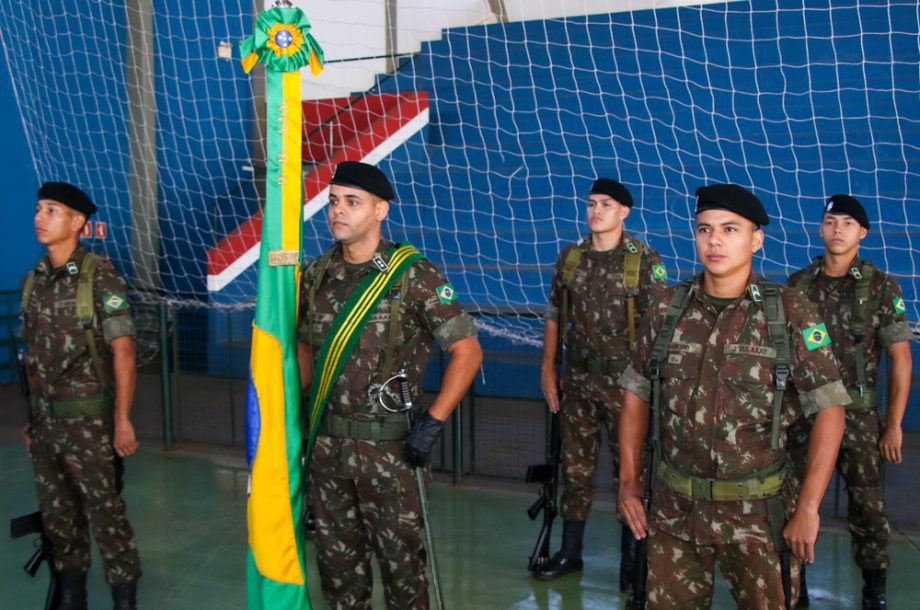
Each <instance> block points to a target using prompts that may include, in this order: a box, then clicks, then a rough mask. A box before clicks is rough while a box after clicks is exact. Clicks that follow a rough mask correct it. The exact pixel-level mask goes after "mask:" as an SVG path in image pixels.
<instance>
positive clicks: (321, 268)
mask: <svg viewBox="0 0 920 610" xmlns="http://www.w3.org/2000/svg"><path fill="white" fill-rule="evenodd" d="M338 247H339V244H338V243H336V244H335V245H333V246H332V247H331V248H329V249H328V250H326V251H325V252H323V254H322V256H320V257H319V260H318V261H316V271H315V273H314V274H313V282H311V283H310V292H309V293H308V294H307V328H308V333H309V338H310V345H311V346H312V345H313V322H314V321H315V320H316V291H317V290H319V285H320V284H321V283H322V282H323V276H325V275H326V270H327V269H329V263H330V262H331V261H332V256H333V255H334V254H335V252H336V250H337V249H338Z"/></svg>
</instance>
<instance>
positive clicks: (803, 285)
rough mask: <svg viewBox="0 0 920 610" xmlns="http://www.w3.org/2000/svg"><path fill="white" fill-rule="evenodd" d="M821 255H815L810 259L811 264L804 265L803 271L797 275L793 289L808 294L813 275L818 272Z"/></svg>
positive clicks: (813, 279) (813, 278)
mask: <svg viewBox="0 0 920 610" xmlns="http://www.w3.org/2000/svg"><path fill="white" fill-rule="evenodd" d="M822 259H823V257H821V256H816V257H815V258H814V260H812V261H811V264H810V265H808V266H807V267H805V271H804V273H802V275H800V276H799V279H798V280H796V282H795V289H796V290H798V291H799V292H801V293H804V294H808V291H809V289H811V285H812V284H813V283H814V281H815V275H816V274H817V273H818V269H819V268H820V266H821V261H822Z"/></svg>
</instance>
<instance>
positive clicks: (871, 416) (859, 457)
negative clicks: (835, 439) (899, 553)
mask: <svg viewBox="0 0 920 610" xmlns="http://www.w3.org/2000/svg"><path fill="white" fill-rule="evenodd" d="M811 423H812V421H811V420H803V419H800V420H799V421H797V422H796V425H795V426H794V427H793V428H791V429H790V432H789V447H790V449H789V454H790V457H791V458H792V460H793V463H794V464H795V467H796V470H797V471H798V474H799V476H800V477H801V472H802V470H801V469H802V468H804V466H805V460H806V456H807V453H808V434H809V432H810V431H811ZM880 430H881V418H880V417H879V414H878V411H876V410H875V409H862V410H857V409H847V411H846V428H845V430H844V434H843V442H842V443H841V445H840V453H838V455H837V472H839V473H840V476H841V478H843V481H844V483H845V484H846V488H847V523H848V525H849V528H850V539H851V544H852V550H853V558H854V559H855V560H856V565H858V566H859V567H860V568H865V569H872V570H874V569H881V568H887V567H888V566H889V565H890V564H891V557H890V555H889V554H888V541H889V540H890V539H891V527H890V525H889V523H888V517H886V516H885V495H884V493H882V477H881V459H882V456H881V453H880V452H879V448H878V442H879V438H880V436H881V432H880Z"/></svg>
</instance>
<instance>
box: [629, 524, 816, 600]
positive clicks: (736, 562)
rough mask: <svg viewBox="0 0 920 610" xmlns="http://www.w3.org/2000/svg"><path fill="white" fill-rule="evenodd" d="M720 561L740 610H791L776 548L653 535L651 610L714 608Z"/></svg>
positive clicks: (650, 550)
mask: <svg viewBox="0 0 920 610" xmlns="http://www.w3.org/2000/svg"><path fill="white" fill-rule="evenodd" d="M716 561H718V562H719V568H720V570H721V572H722V576H724V577H725V580H726V582H727V583H728V587H729V589H730V590H731V593H732V596H733V597H734V598H735V603H736V604H737V606H738V608H739V609H740V610H780V609H782V608H784V607H785V605H784V604H785V599H786V598H785V595H784V594H783V583H782V574H781V572H780V561H779V554H778V553H777V552H776V551H775V550H774V547H773V545H772V544H719V545H713V546H697V545H695V544H693V543H692V542H688V541H686V540H681V539H680V538H676V537H674V536H671V535H670V534H667V533H665V532H661V531H658V530H654V529H653V530H652V532H651V534H650V537H649V543H648V570H649V572H648V605H647V607H648V608H649V610H656V609H657V610H661V609H665V608H674V609H678V608H679V609H680V610H697V609H704V608H709V607H711V606H712V594H713V589H714V586H715V581H714V577H715V564H716ZM792 564H793V565H792V571H791V575H790V576H791V585H792V599H798V583H799V576H798V572H799V567H798V562H796V561H794V560H793V561H792Z"/></svg>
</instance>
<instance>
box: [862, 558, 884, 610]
mask: <svg viewBox="0 0 920 610" xmlns="http://www.w3.org/2000/svg"><path fill="white" fill-rule="evenodd" d="M862 573H863V582H864V583H865V584H864V585H863V590H862V607H863V610H885V608H887V607H888V602H886V601H885V576H886V574H885V568H882V569H880V570H867V569H865V568H863V571H862Z"/></svg>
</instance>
